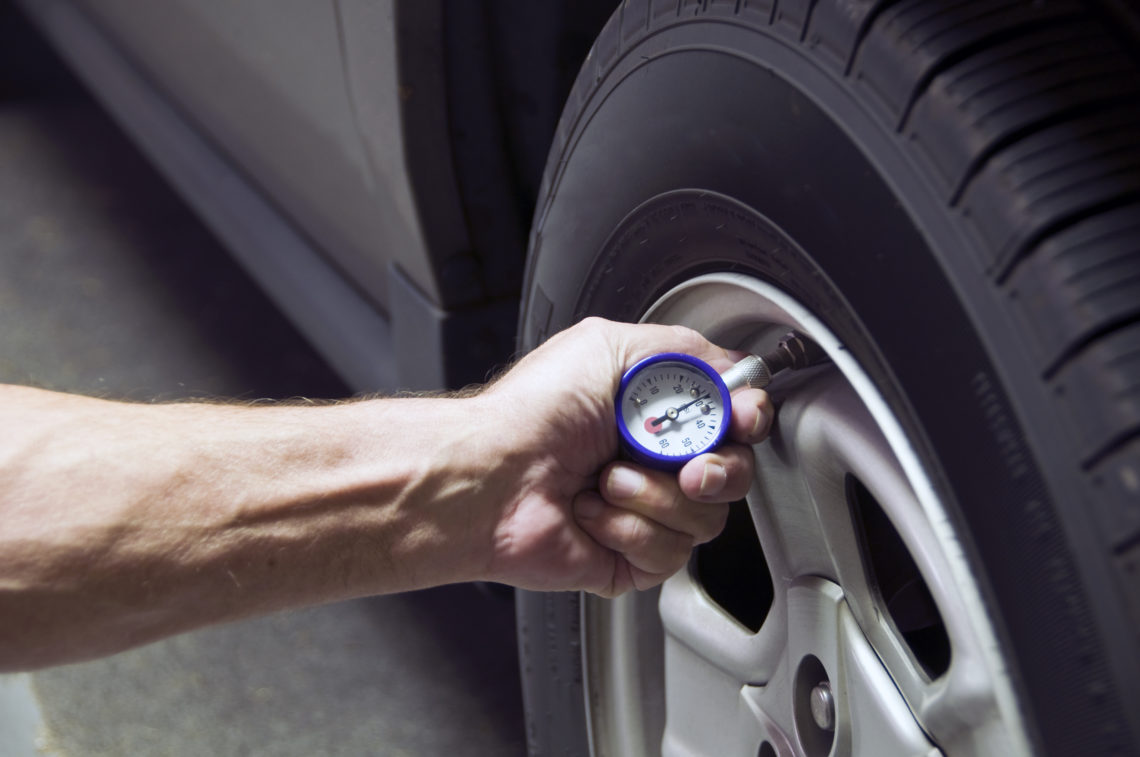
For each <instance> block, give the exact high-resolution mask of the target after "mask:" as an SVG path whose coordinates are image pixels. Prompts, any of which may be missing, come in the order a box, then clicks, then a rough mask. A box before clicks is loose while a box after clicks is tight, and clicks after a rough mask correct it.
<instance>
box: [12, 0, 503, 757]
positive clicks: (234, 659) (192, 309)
mask: <svg viewBox="0 0 1140 757" xmlns="http://www.w3.org/2000/svg"><path fill="white" fill-rule="evenodd" d="M57 65H58V64H56V63H55V62H54V60H53V58H52V56H51V55H50V54H49V53H48V52H47V51H46V49H45V48H43V46H42V45H41V44H40V43H39V42H38V41H37V40H36V39H35V38H34V36H33V35H32V34H31V33H30V32H29V30H28V29H26V28H25V27H24V26H23V25H22V24H21V23H19V20H18V19H17V18H16V17H14V15H13V13H12V11H11V9H10V8H9V7H8V6H7V5H6V4H5V3H4V2H3V0H0V382H11V383H23V384H31V385H36V386H41V387H46V388H51V389H58V390H63V391H73V392H81V393H87V394H95V395H99V396H106V397H115V398H123V399H131V400H137V401H153V400H155V399H160V400H175V399H180V398H201V397H211V398H218V397H234V398H242V399H247V400H248V399H253V398H259V397H293V396H309V397H337V396H343V395H344V394H345V392H346V389H345V387H344V386H343V384H341V382H340V381H339V380H338V379H337V378H336V377H335V376H334V375H332V373H331V372H330V371H329V370H328V369H327V368H326V367H325V366H324V365H323V364H322V363H321V361H320V359H319V358H318V357H317V356H316V354H315V353H314V352H313V351H312V350H311V349H310V348H309V347H308V345H306V344H305V343H304V342H303V341H302V339H301V338H300V337H299V336H298V335H297V333H296V332H295V331H294V329H293V328H292V327H291V326H290V325H289V323H288V322H286V321H285V319H284V318H283V317H282V316H281V315H280V314H279V313H278V312H277V311H276V310H275V309H274V308H273V306H272V305H271V304H270V303H269V302H268V301H267V300H266V299H265V297H264V296H263V295H262V294H261V293H260V291H259V290H258V289H257V288H256V286H255V285H254V284H253V283H252V282H251V281H250V280H249V279H248V278H247V277H246V276H245V275H244V274H243V272H242V271H241V270H240V269H238V268H237V266H236V265H235V264H234V263H233V262H232V261H231V260H230V258H229V257H228V256H227V255H226V253H225V251H224V250H223V249H221V248H220V246H219V245H218V244H217V242H215V240H214V239H213V238H212V237H211V235H210V234H209V232H208V231H207V230H206V229H204V228H203V227H202V226H201V225H200V224H199V223H198V222H197V221H196V219H195V218H194V217H193V216H192V215H191V214H190V213H189V211H187V210H186V209H185V208H184V206H183V205H182V204H181V202H180V201H179V200H178V198H177V197H175V196H174V194H173V193H172V192H171V191H170V190H169V189H168V188H167V187H166V185H165V184H164V183H163V181H162V180H161V179H160V178H159V177H158V176H157V175H156V174H155V173H154V172H153V171H152V170H151V168H150V167H149V166H148V165H147V164H146V163H145V161H144V160H143V159H142V158H141V157H140V156H139V155H138V154H137V153H136V152H135V151H134V150H133V149H132V147H131V146H130V145H129V144H128V143H127V142H126V140H125V139H124V138H123V137H122V136H121V134H120V133H119V132H118V130H117V129H116V127H115V126H114V124H113V123H112V122H111V121H110V120H109V118H108V117H107V116H106V115H105V114H104V113H103V112H102V111H100V109H99V108H98V106H97V105H96V104H95V103H94V102H93V101H92V100H91V99H90V98H89V97H88V96H87V95H86V94H85V92H84V91H83V90H82V89H81V88H80V87H79V86H78V85H77V84H76V83H75V82H74V81H73V80H72V79H71V78H70V77H69V76H68V75H67V74H66V73H64V72H62V71H61V70H60V69H59V68H58V67H57ZM0 433H2V430H0ZM74 506H81V503H76V504H75V505H74ZM0 622H4V620H3V619H2V618H0ZM513 622H514V621H513V608H512V607H511V604H510V602H509V601H507V600H505V599H496V598H492V597H489V596H487V595H486V594H484V593H483V592H481V591H479V590H477V589H476V588H474V587H470V586H456V587H445V588H442V589H437V590H431V591H425V592H418V593H414V594H406V595H397V596H389V597H378V598H373V599H369V600H361V601H355V602H348V603H341V604H336V605H329V606H323V607H318V608H312V609H307V610H303V611H298V612H290V613H281V614H277V615H273V616H269V617H265V618H261V619H257V620H252V621H247V622H242V623H236V624H232V625H227V626H220V627H215V628H210V629H206V630H203V631H198V632H194V633H190V634H184V635H182V636H178V637H175V638H172V639H169V640H166V641H162V642H159V643H155V644H151V645H149V646H146V647H143V648H140V649H137V650H132V651H129V652H126V653H123V654H119V655H116V656H114V657H111V658H108V659H105V660H100V661H96V662H91V663H84V664H79V665H70V666H64V667H60V668H54V669H50V670H46V671H41V672H38V673H35V674H34V675H32V676H31V678H30V682H31V690H32V692H33V693H34V696H35V700H36V705H37V707H38V708H39V711H40V715H39V717H40V718H42V724H41V725H39V726H37V727H38V728H39V729H40V732H39V734H38V738H37V744H38V749H39V751H40V753H42V754H48V755H68V756H71V757H86V756H87V755H172V756H175V757H183V756H188V755H275V756H276V755H281V756H283V757H287V756H289V755H306V756H307V757H314V756H316V755H370V754H376V755H444V754H449V755H450V754H455V755H476V756H477V755H512V754H520V753H522V752H523V728H522V713H521V703H520V696H519V685H518V663H517V658H516V645H515V638H514V626H513ZM3 680H4V679H3V678H2V677H0V683H2V682H3ZM23 680H26V679H21V685H22V681H23ZM0 702H3V699H2V698H0ZM0 706H3V705H2V704H0ZM0 722H3V718H2V713H0ZM2 743H3V742H2V740H0V744H2ZM0 757H7V756H6V755H0Z"/></svg>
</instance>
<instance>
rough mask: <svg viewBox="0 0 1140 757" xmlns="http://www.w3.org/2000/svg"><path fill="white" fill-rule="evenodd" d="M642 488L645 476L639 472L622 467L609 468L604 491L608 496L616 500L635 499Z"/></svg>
mask: <svg viewBox="0 0 1140 757" xmlns="http://www.w3.org/2000/svg"><path fill="white" fill-rule="evenodd" d="M644 486H645V476H644V475H643V474H642V473H641V472H640V471H638V470H635V469H633V468H628V467H626V466H624V465H615V466H614V467H613V468H611V469H610V476H609V479H608V480H607V481H606V490H607V491H608V492H609V494H610V496H612V497H616V498H618V499H630V498H631V497H636V496H637V495H638V494H640V493H641V490H642V488H643V487H644Z"/></svg>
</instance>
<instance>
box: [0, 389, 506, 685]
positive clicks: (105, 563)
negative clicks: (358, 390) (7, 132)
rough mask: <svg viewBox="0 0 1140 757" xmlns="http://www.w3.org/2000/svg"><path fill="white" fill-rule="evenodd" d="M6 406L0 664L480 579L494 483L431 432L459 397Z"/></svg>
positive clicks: (24, 394) (29, 399)
mask: <svg viewBox="0 0 1140 757" xmlns="http://www.w3.org/2000/svg"><path fill="white" fill-rule="evenodd" d="M0 392H2V393H3V395H4V396H3V397H2V398H0V408H2V412H3V413H4V414H5V417H4V418H3V421H2V423H0V427H2V428H3V429H4V432H3V438H2V439H0V524H2V526H0V542H2V544H0V618H2V619H3V620H2V621H0V667H4V668H12V667H35V666H39V665H44V664H52V663H57V662H61V661H66V660H68V659H84V658H87V657H92V656H96V655H99V654H105V653H108V652H112V651H116V650H118V649H122V648H126V647H128V646H132V645H135V644H138V643H141V642H144V641H148V640H150V639H154V638H158V637H161V636H165V635H168V634H171V633H176V632H179V631H183V630H187V629H189V628H193V627H196V626H200V625H205V624H208V623H213V622H218V621H223V620H231V619H235V618H239V617H244V616H248V615H252V614H257V613H262V612H268V611H272V610H277V609H281V608H285V607H292V606H299V605H302V604H308V603H315V602H326V601H331V600H335V599H342V598H347V597H352V596H360V595H363V594H372V593H382V592H390V591H399V590H405V589H412V588H419V587H423V586H428V585H434V584H439V583H445V582H450V581H457V580H467V579H471V578H477V577H479V575H478V573H479V571H480V569H481V566H482V565H483V564H485V562H486V561H487V560H488V559H489V556H488V555H485V554H482V552H481V551H482V549H483V548H484V547H485V546H486V545H487V544H488V543H489V541H490V534H489V529H490V526H489V525H488V524H487V523H486V522H485V521H484V520H482V519H480V518H478V517H476V516H475V515H474V512H475V511H476V510H477V508H478V506H479V503H480V502H483V501H485V500H486V496H487V495H489V494H490V493H489V492H487V491H486V489H487V487H488V486H492V484H490V483H489V482H491V481H493V480H494V477H493V476H488V475H486V474H487V471H486V470H485V469H484V470H481V471H478V470H477V465H483V466H485V465H486V461H482V462H477V461H475V460H472V459H470V458H471V449H472V446H473V444H472V442H471V441H470V440H467V439H464V437H465V435H467V434H468V433H472V432H473V430H472V429H471V428H470V426H468V427H467V428H466V430H465V427H464V426H462V425H461V426H458V427H453V428H452V429H451V430H450V432H449V433H448V434H441V433H432V432H433V430H435V431H438V430H440V429H442V428H443V427H444V424H445V423H447V421H448V416H451V415H458V414H459V410H458V408H456V407H455V406H454V403H466V402H469V401H468V400H415V399H408V400H382V401H374V402H371V403H367V402H362V403H352V404H349V405H340V406H328V407H321V408H313V407H268V408H267V407H252V408H251V407H240V406H215V405H201V404H180V405H124V404H120V403H110V402H104V401H101V400H93V399H88V398H82V397H73V396H69V395H60V394H55V393H50V392H42V391H38V390H32V389H24V388H19V387H2V388H0ZM467 410H468V411H469V410H470V408H467ZM468 414H469V413H468ZM468 420H469V421H470V418H469V419H468ZM401 432H402V433H401ZM392 433H397V434H399V436H396V437H394V438H393V437H391V436H390V434H392ZM445 440H452V441H455V440H458V441H455V444H454V446H452V442H451V441H445ZM473 529H483V530H484V531H488V533H485V534H475V533H472V530H473ZM59 634H66V635H67V637H68V638H67V640H66V643H65V642H64V640H62V639H61V638H59V636H58V635H59ZM61 652H62V653H63V654H64V659H60V654H61Z"/></svg>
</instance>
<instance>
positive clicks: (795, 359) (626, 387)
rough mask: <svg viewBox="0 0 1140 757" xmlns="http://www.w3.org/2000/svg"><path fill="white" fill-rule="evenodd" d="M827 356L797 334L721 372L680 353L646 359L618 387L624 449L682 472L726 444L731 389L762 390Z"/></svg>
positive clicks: (640, 458) (658, 466)
mask: <svg viewBox="0 0 1140 757" xmlns="http://www.w3.org/2000/svg"><path fill="white" fill-rule="evenodd" d="M826 357H827V356H826V355H825V354H824V352H823V351H822V350H821V349H820V348H819V347H818V346H817V345H816V344H815V343H814V342H811V341H810V340H808V339H807V338H806V337H804V336H803V335H801V334H798V333H796V332H792V333H790V334H788V335H787V336H786V337H784V339H783V340H782V341H781V342H780V344H779V346H778V347H777V348H776V349H775V350H773V351H772V352H770V353H766V354H765V355H763V356H762V357H760V356H756V355H749V356H748V357H746V358H744V359H743V360H741V361H740V362H738V363H737V364H736V365H734V366H732V367H731V368H729V369H728V370H727V371H725V372H724V373H723V374H718V373H717V372H716V371H715V370H713V368H712V366H710V365H709V364H708V363H706V362H704V361H703V360H700V359H698V358H695V357H693V356H691V355H684V354H681V353H678V352H663V353H661V354H658V355H653V356H651V357H647V358H645V359H644V360H642V361H640V362H639V363H637V364H636V365H634V366H633V367H632V368H630V369H629V370H628V371H626V372H625V375H624V376H622V379H621V384H620V385H619V387H618V393H617V398H616V400H615V403H614V405H615V407H614V411H615V412H614V416H615V419H616V421H617V427H618V432H619V434H620V436H621V443H622V449H623V450H624V451H625V453H626V454H627V455H628V456H629V457H630V459H632V460H634V461H635V462H638V463H641V464H642V465H646V466H648V467H651V468H656V469H659V470H678V469H680V468H681V467H682V466H684V464H685V463H687V462H688V461H689V460H692V459H693V458H694V457H697V456H698V455H702V454H704V453H705V452H711V451H712V450H714V449H716V448H717V447H718V446H719V445H720V444H721V443H722V442H723V441H724V439H725V436H726V434H727V433H728V425H729V421H730V420H731V419H732V398H731V395H732V392H733V391H735V390H736V389H739V388H740V387H743V386H750V387H753V388H763V387H765V386H767V385H768V384H769V382H771V380H772V376H773V375H774V374H776V373H778V372H780V371H781V370H784V369H785V368H806V367H807V366H809V365H815V364H817V363H819V362H822V361H823V360H825V359H826Z"/></svg>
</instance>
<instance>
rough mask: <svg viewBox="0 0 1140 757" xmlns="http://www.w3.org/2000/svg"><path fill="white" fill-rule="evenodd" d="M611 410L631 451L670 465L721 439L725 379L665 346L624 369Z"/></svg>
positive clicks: (656, 464)
mask: <svg viewBox="0 0 1140 757" xmlns="http://www.w3.org/2000/svg"><path fill="white" fill-rule="evenodd" d="M616 410H617V425H618V430H619V431H620V432H621V437H622V442H623V444H624V446H625V450H626V452H627V453H628V454H629V455H630V457H631V458H633V459H634V460H635V461H637V462H639V463H642V464H644V465H647V466H650V467H653V468H660V469H666V470H674V469H677V468H680V467H681V466H683V465H684V464H685V463H686V462H688V461H689V460H691V459H693V458H694V457H696V456H697V455H699V454H701V453H703V452H708V451H710V450H712V449H715V448H716V446H717V445H718V444H720V443H721V442H722V441H723V440H724V436H725V434H726V433H727V432H728V422H729V419H730V417H731V415H732V400H731V398H730V396H729V391H728V387H727V386H725V383H724V379H722V378H721V377H720V376H719V375H718V374H717V372H716V371H714V370H713V369H712V367H711V366H710V365H709V364H708V363H706V362H704V361H703V360H698V359H697V358H695V357H692V356H690V355H682V354H680V353H677V352H665V353H662V354H660V355H654V356H652V357H648V358H646V359H644V360H642V361H641V362H640V363H638V364H637V365H635V366H633V367H632V368H630V369H629V370H628V371H626V373H625V376H623V377H622V380H621V387H620V388H619V389H618V396H617V408H616Z"/></svg>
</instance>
